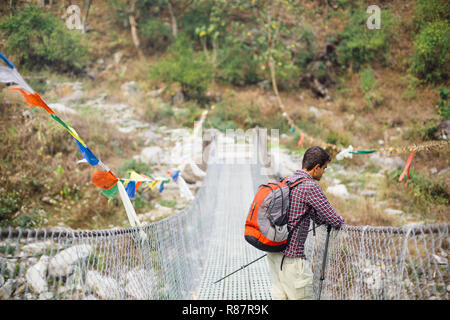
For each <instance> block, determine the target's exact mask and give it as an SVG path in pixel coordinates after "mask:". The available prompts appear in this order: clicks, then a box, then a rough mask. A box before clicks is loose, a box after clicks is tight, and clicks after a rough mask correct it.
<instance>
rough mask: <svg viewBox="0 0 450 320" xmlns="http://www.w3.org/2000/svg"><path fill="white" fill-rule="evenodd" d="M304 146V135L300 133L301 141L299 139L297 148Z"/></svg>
mask: <svg viewBox="0 0 450 320" xmlns="http://www.w3.org/2000/svg"><path fill="white" fill-rule="evenodd" d="M302 145H303V133H302V132H300V139H298V143H297V148H300V147H301V146H302Z"/></svg>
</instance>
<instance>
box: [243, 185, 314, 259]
mask: <svg viewBox="0 0 450 320" xmlns="http://www.w3.org/2000/svg"><path fill="white" fill-rule="evenodd" d="M305 180H310V179H305V178H303V179H298V180H296V181H295V182H292V183H289V182H288V181H287V178H284V179H283V180H281V181H280V182H275V183H268V184H262V185H260V186H259V188H258V191H257V192H256V195H255V198H254V199H253V202H252V205H251V206H250V212H249V213H248V215H247V219H246V221H245V231H244V237H245V240H247V242H248V243H250V244H251V245H252V246H254V247H256V248H258V249H260V250H263V251H268V252H280V251H283V249H284V248H286V246H287V245H288V243H289V240H290V235H291V234H292V231H293V230H294V229H295V228H296V227H297V226H298V225H299V223H300V221H301V220H300V221H299V223H297V225H296V226H295V227H294V228H293V229H292V230H291V231H289V230H288V214H289V196H290V193H291V190H292V188H294V187H295V186H297V185H298V184H299V183H301V182H302V181H305ZM305 216H306V215H305Z"/></svg>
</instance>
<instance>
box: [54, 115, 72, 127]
mask: <svg viewBox="0 0 450 320" xmlns="http://www.w3.org/2000/svg"><path fill="white" fill-rule="evenodd" d="M50 116H51V117H52V118H53V119H54V120H56V121H57V122H58V123H59V124H60V125H62V126H63V127H64V128H66V129H67V130H68V131H71V130H70V128H69V127H68V126H67V124H66V123H65V122H64V121H62V120H61V119H60V118H59V117H58V116H57V115H54V114H51V115H50Z"/></svg>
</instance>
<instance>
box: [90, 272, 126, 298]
mask: <svg viewBox="0 0 450 320" xmlns="http://www.w3.org/2000/svg"><path fill="white" fill-rule="evenodd" d="M86 286H87V287H88V289H89V290H92V291H94V292H95V293H96V294H97V295H98V296H99V297H100V298H102V299H106V300H114V299H120V298H121V291H122V290H121V289H120V286H119V284H118V283H117V281H116V280H115V279H113V278H111V277H107V276H103V275H102V274H101V273H100V272H98V271H93V270H88V271H87V273H86Z"/></svg>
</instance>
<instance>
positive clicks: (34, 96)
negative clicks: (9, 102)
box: [10, 88, 55, 114]
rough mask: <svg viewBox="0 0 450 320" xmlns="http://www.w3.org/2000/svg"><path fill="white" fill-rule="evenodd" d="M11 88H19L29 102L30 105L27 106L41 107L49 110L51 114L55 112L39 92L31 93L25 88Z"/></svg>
mask: <svg viewBox="0 0 450 320" xmlns="http://www.w3.org/2000/svg"><path fill="white" fill-rule="evenodd" d="M10 90H18V91H20V92H21V93H22V95H23V97H24V98H25V101H26V102H27V103H28V107H26V108H32V107H40V108H42V109H44V110H45V111H47V112H48V113H50V114H54V113H55V112H54V111H53V110H52V109H51V108H50V107H49V106H48V105H47V104H46V103H45V102H44V100H42V98H41V96H40V95H39V93H37V92H35V93H29V92H27V91H25V90H23V89H20V88H10Z"/></svg>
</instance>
